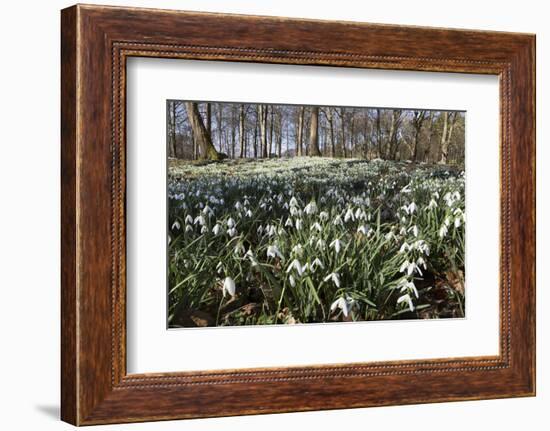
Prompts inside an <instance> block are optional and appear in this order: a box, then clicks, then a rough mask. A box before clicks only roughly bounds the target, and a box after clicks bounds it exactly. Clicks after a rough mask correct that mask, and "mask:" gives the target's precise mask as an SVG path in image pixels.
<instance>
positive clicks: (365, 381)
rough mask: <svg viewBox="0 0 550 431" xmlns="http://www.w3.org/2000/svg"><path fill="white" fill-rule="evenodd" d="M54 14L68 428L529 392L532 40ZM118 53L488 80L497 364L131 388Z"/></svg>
mask: <svg viewBox="0 0 550 431" xmlns="http://www.w3.org/2000/svg"><path fill="white" fill-rule="evenodd" d="M61 16H62V20H61V21H62V22H61V24H62V25H61V50H62V56H61V58H62V63H61V72H62V76H61V83H62V93H61V110H62V112H61V125H62V134H61V140H62V145H61V161H62V163H61V170H62V175H61V176H62V180H61V191H62V203H61V205H62V218H61V227H62V240H61V244H62V247H61V253H62V286H61V287H62V295H61V305H62V325H61V340H62V345H61V354H62V355H61V357H62V361H61V376H62V377H61V388H62V391H61V392H62V394H61V417H62V419H63V420H64V421H67V422H69V423H71V424H74V425H91V424H104V423H115V422H137V421H150V420H165V419H179V418H196V417H213V416H230V415H242V414H258V413H274V412H289V411H307V410H321V409H340V408H352V407H366V406H383V405H391V404H413V403H427V402H442V401H456V400H475V399H488V398H503V397H516V396H533V395H534V394H535V36H534V35H529V34H513V33H499V32H487V31H469V30H448V29H439V28H423V27H403V26H392V25H377V24H363V23H354V22H331V21H314V20H298V19H287V18H275V17H255V16H241V15H220V14H212V13H197V12H178V11H166V10H147V9H133V8H119V7H103V6H84V5H77V6H73V7H70V8H68V9H64V10H63V11H62V14H61ZM130 56H143V57H163V58H183V59H198V60H223V61H240V62H257V63H284V64H300V65H331V66H346V67H356V68H375V69H392V70H413V71H441V72H461V73H477V74H492V75H498V76H499V78H500V108H501V110H500V139H501V142H500V147H501V161H500V172H501V194H500V208H501V219H500V237H501V242H500V246H501V247H500V256H501V257H500V292H501V296H500V354H499V355H498V356H494V357H465V358H443V359H435V360H414V361H398V362H395V361H394V362H380V363H363V364H361V363H359V364H358V363H353V364H339V365H327V366H303V367H288V368H266V369H238V370H226V371H208V370H205V371H203V372H179V373H158V374H139V375H137V374H130V375H128V374H127V373H126V351H125V337H126V327H125V295H126V285H125V190H126V177H125V151H126V147H125V142H126V141H125V97H126V95H125V91H126V87H125V84H126V80H125V76H126V75H125V65H126V59H127V58H129V57H130ZM229 400H230V402H229Z"/></svg>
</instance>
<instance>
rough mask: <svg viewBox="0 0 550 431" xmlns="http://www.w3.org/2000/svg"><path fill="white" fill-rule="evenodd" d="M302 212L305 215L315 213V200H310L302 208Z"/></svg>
mask: <svg viewBox="0 0 550 431" xmlns="http://www.w3.org/2000/svg"><path fill="white" fill-rule="evenodd" d="M304 212H305V213H306V214H307V215H311V214H315V213H316V212H317V204H316V203H315V201H311V202H310V203H308V204H307V205H306V206H305V208H304Z"/></svg>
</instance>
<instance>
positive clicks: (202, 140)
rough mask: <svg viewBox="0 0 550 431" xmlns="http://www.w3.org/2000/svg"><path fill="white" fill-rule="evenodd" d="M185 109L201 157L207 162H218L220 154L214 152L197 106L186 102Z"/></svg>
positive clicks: (214, 149)
mask: <svg viewBox="0 0 550 431" xmlns="http://www.w3.org/2000/svg"><path fill="white" fill-rule="evenodd" d="M185 108H186V109H187V116H188V118H189V122H190V124H191V128H192V129H193V134H194V136H195V139H196V141H197V144H198V145H199V147H200V149H201V156H202V157H203V158H204V159H208V160H220V159H221V154H220V153H218V152H217V151H216V148H215V147H214V145H213V144H212V138H211V137H210V133H208V130H206V127H204V124H203V122H202V118H201V114H200V113H199V108H198V107H197V104H196V103H194V102H186V103H185Z"/></svg>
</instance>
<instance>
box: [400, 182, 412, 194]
mask: <svg viewBox="0 0 550 431" xmlns="http://www.w3.org/2000/svg"><path fill="white" fill-rule="evenodd" d="M410 192H411V185H410V184H407V185H406V186H405V187H403V188H402V189H401V193H410Z"/></svg>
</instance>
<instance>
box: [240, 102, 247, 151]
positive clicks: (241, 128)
mask: <svg viewBox="0 0 550 431" xmlns="http://www.w3.org/2000/svg"><path fill="white" fill-rule="evenodd" d="M244 116H245V112H244V105H241V106H240V109H239V141H240V150H241V151H240V157H241V159H242V158H243V157H245V156H246V154H245V145H244V143H245V136H244V135H245V132H244Z"/></svg>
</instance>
